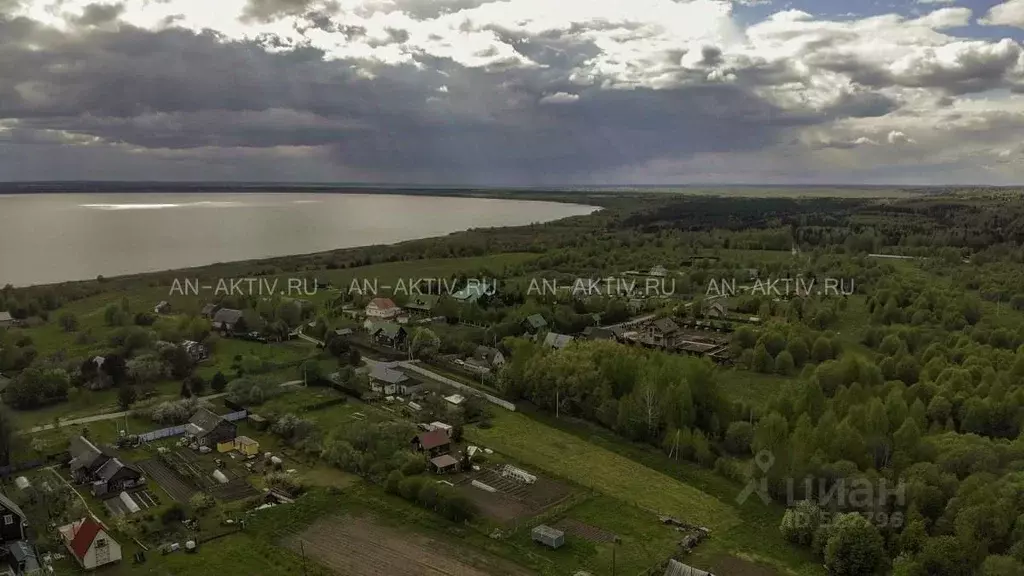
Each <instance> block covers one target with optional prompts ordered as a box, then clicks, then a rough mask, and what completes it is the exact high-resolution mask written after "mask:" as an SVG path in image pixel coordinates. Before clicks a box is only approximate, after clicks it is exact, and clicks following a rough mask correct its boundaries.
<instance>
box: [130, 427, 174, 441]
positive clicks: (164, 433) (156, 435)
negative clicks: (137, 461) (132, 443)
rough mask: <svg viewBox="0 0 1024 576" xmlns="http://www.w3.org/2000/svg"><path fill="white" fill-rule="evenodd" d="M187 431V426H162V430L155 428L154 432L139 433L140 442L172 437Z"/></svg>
mask: <svg viewBox="0 0 1024 576" xmlns="http://www.w3.org/2000/svg"><path fill="white" fill-rule="evenodd" d="M184 433H185V426H184V425H182V426H171V427H170V428H161V429H160V430H153V431H152V432H146V433H145V434H139V442H152V441H154V440H160V439H161V438H170V437H171V436H177V435H179V434H184Z"/></svg>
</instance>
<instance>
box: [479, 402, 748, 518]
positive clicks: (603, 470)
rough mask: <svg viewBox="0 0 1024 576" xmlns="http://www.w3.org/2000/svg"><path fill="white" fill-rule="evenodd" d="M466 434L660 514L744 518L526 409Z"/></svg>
mask: <svg viewBox="0 0 1024 576" xmlns="http://www.w3.org/2000/svg"><path fill="white" fill-rule="evenodd" d="M466 436H467V438H469V439H470V440H472V441H473V442H477V443H480V444H481V445H482V446H485V447H488V448H492V449H494V450H495V451H497V452H500V453H502V454H505V455H507V456H509V457H511V458H513V459H515V460H518V461H520V462H522V463H524V464H525V465H527V466H534V467H536V468H538V469H539V470H544V471H547V472H548V473H551V474H554V475H555V476H559V477H563V478H568V479H570V480H573V481H575V482H577V483H579V484H581V485H583V486H585V487H587V488H591V489H593V490H596V491H599V492H603V493H605V494H615V495H617V496H619V497H620V498H622V499H623V500H626V501H629V502H632V503H633V504H636V505H638V506H642V507H645V508H648V509H650V510H652V511H655V512H657V513H659V514H665V515H669V516H675V517H677V518H679V519H681V520H683V521H686V522H690V523H694V524H700V525H702V526H707V527H709V528H712V529H715V530H724V529H728V528H729V527H731V526H733V525H735V524H736V523H738V522H739V518H738V517H737V515H736V511H735V510H734V509H732V508H731V507H730V506H728V505H725V504H723V503H722V502H720V501H718V500H716V499H715V498H713V497H711V496H709V495H708V494H705V493H703V492H701V491H700V490H697V489H696V488H693V487H691V486H688V485H686V484H683V483H682V482H679V481H678V480H675V479H673V478H671V477H669V476H666V475H665V474H662V473H660V472H657V471H655V470H652V469H650V468H647V467H645V466H643V465H641V464H637V463H636V462H633V461H632V460H629V459H628V458H625V457H623V456H619V455H618V454H615V453H614V452H610V451H608V450H605V449H604V448H601V447H598V446H594V445H592V444H589V443H587V442H584V441H583V440H581V439H579V438H577V437H575V436H573V435H571V434H567V433H565V432H562V431H560V430H556V429H553V428H550V427H548V426H546V425H544V424H542V423H540V422H537V421H535V420H532V419H531V418H530V417H528V416H525V415H523V414H520V413H513V412H502V413H501V414H498V415H496V416H495V418H494V426H493V427H492V428H490V429H487V430H483V429H479V428H476V427H473V428H467V430H466Z"/></svg>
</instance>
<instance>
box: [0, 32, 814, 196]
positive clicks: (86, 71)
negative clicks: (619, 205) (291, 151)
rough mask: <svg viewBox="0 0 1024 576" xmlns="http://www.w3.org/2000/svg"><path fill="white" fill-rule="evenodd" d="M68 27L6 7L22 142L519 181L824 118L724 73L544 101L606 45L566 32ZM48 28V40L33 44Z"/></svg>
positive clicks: (8, 57)
mask: <svg viewBox="0 0 1024 576" xmlns="http://www.w3.org/2000/svg"><path fill="white" fill-rule="evenodd" d="M55 34H56V33H54V32H53V31H52V30H47V29H43V28H39V27H38V26H36V25H34V24H32V23H31V22H28V21H25V20H15V21H0V77H2V78H4V79H5V82H4V83H3V84H2V85H0V118H14V119H17V125H18V127H19V129H20V130H22V131H23V132H22V133H21V136H19V138H20V139H21V140H22V141H24V140H25V139H30V138H32V136H31V131H32V130H37V131H49V132H43V134H45V136H37V138H42V139H44V140H45V141H47V142H54V141H55V139H56V140H57V141H59V140H60V139H59V138H58V137H57V136H54V134H60V132H59V131H63V132H64V133H65V134H69V135H71V136H66V137H64V139H65V140H67V139H69V138H76V137H91V136H95V137H99V138H102V139H103V141H105V142H108V143H120V144H124V145H130V146H133V147H139V148H143V149H172V150H184V151H187V150H189V149H194V148H200V147H221V148H228V149H231V148H239V149H268V148H272V147H280V146H300V147H301V146H312V147H322V148H323V149H324V150H325V151H326V152H327V153H329V154H330V157H331V158H333V159H334V160H335V161H336V162H338V163H339V164H341V165H346V166H357V167H359V168H360V169H364V170H366V171H368V172H371V173H378V174H392V175H395V174H400V173H410V174H419V175H434V176H438V175H442V176H443V175H445V174H450V175H451V176H452V178H453V179H456V180H457V179H459V178H460V177H462V178H466V177H478V178H479V179H481V180H486V179H487V178H492V179H496V180H516V179H520V180H522V179H524V178H552V179H556V178H559V177H571V176H572V175H574V174H580V173H587V172H592V171H594V170H603V169H609V168H614V167H618V166H625V165H629V164H632V163H636V162H643V161H647V160H650V159H653V158H659V157H668V156H673V155H680V154H682V155H685V154H693V153H697V152H702V151H726V150H746V149H755V148H758V147H761V146H764V145H767V144H769V143H770V142H772V141H773V139H775V138H776V137H777V135H778V133H779V132H780V131H781V130H784V129H785V128H787V127H790V126H794V125H800V124H806V123H811V122H814V121H818V120H822V118H818V117H812V116H799V115H793V114H790V113H783V112H782V111H780V110H778V109H776V108H774V107H773V106H771V105H769V104H768V103H766V102H764V101H763V100H761V99H759V98H757V97H756V96H754V95H753V94H752V93H751V92H749V91H748V90H747V89H745V88H743V87H738V86H724V85H723V86H692V87H681V88H677V89H674V90H649V89H635V90H598V89H591V90H585V91H583V92H582V93H581V95H582V97H581V98H580V99H579V100H577V101H575V102H572V103H570V104H566V105H560V106H545V105H543V104H542V103H541V99H542V98H544V97H545V96H546V95H550V94H554V93H558V92H568V93H580V91H579V87H578V86H574V85H573V84H572V83H570V82H569V81H568V80H567V77H568V74H567V70H570V69H572V67H574V66H575V65H577V64H578V63H579V62H581V61H582V60H584V59H585V58H587V57H588V55H593V54H594V53H595V50H596V48H595V47H594V46H593V44H592V43H589V42H583V41H580V42H575V43H574V42H573V41H572V40H571V38H567V37H562V36H553V37H550V38H545V39H540V40H536V39H528V38H520V39H518V40H517V41H516V44H515V45H516V49H517V50H518V51H519V52H520V53H521V54H523V55H524V56H527V57H529V58H531V59H536V60H537V61H540V62H541V63H543V64H545V67H542V68H531V69H519V68H510V67H506V68H505V69H502V68H501V67H500V66H498V67H494V68H493V69H490V70H487V69H469V68H465V67H462V66H460V65H458V64H457V63H455V62H453V61H451V60H448V59H444V58H436V57H431V56H427V55H421V56H419V65H413V64H407V65H399V66H383V65H370V64H368V63H365V62H344V61H325V60H324V59H323V54H322V53H321V52H319V51H317V50H313V49H300V50H296V51H292V52H283V53H268V52H266V51H264V50H263V49H261V48H260V47H259V46H258V45H257V44H256V43H247V42H226V41H224V39H222V38H220V37H218V36H216V35H214V34H212V33H205V34H194V33H191V32H187V31H184V30H181V29H169V30H164V31H160V32H149V31H143V30H140V29H136V28H132V27H130V26H121V27H120V28H119V29H117V30H110V31H103V30H89V31H83V32H81V33H78V34H74V35H67V36H60V35H56V36H55ZM401 38H402V36H401V35H398V36H397V37H396V38H395V39H396V41H398V40H401ZM41 39H45V40H46V43H45V48H44V49H37V48H32V47H31V46H30V44H38V43H39V42H40V40H41ZM709 56H711V57H712V59H714V58H713V54H709ZM360 69H363V70H365V71H368V72H371V73H372V79H371V78H369V75H367V74H364V73H360ZM442 86H445V87H446V88H447V91H446V92H445V91H442V90H440V88H441V87H442Z"/></svg>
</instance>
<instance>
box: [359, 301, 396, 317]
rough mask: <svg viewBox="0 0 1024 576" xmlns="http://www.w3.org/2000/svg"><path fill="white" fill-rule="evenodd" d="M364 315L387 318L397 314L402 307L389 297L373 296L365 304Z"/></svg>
mask: <svg viewBox="0 0 1024 576" xmlns="http://www.w3.org/2000/svg"><path fill="white" fill-rule="evenodd" d="M365 311H366V317H367V318H378V319H383V320H387V319H390V318H394V317H395V316H398V314H399V313H401V312H402V309H401V308H399V307H398V305H396V304H395V303H394V301H392V300H391V299H390V298H374V299H373V300H370V303H369V304H367V305H366V310H365Z"/></svg>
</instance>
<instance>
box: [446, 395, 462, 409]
mask: <svg viewBox="0 0 1024 576" xmlns="http://www.w3.org/2000/svg"><path fill="white" fill-rule="evenodd" d="M444 401H445V402H447V403H448V409H449V410H456V409H458V408H459V407H460V406H462V403H463V402H465V401H466V398H465V396H463V395H461V394H452V395H451V396H446V397H445V399H444Z"/></svg>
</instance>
